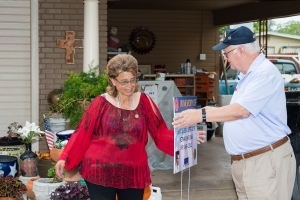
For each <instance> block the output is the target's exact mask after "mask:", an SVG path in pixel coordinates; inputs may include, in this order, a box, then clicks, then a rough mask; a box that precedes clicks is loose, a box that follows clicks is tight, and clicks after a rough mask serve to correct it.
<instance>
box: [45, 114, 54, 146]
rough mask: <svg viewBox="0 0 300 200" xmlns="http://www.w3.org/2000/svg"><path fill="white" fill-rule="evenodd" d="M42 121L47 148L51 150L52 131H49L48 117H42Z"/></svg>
mask: <svg viewBox="0 0 300 200" xmlns="http://www.w3.org/2000/svg"><path fill="white" fill-rule="evenodd" d="M44 123H45V135H46V140H47V144H48V147H49V150H51V149H52V147H53V143H54V133H53V132H52V131H51V128H50V125H49V123H48V119H47V118H46V117H44Z"/></svg>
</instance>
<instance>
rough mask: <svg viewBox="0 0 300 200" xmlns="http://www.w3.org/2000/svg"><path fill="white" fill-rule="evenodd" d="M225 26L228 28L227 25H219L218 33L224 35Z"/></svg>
mask: <svg viewBox="0 0 300 200" xmlns="http://www.w3.org/2000/svg"><path fill="white" fill-rule="evenodd" d="M227 28H229V26H221V27H220V35H224V33H225V31H226V29H227Z"/></svg>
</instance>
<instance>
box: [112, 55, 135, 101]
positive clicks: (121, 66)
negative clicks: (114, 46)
mask: <svg viewBox="0 0 300 200" xmlns="http://www.w3.org/2000/svg"><path fill="white" fill-rule="evenodd" d="M137 71H138V62H137V60H136V59H135V58H134V57H133V56H132V55H127V54H118V55H116V56H114V57H113V58H112V59H110V60H109V61H108V63H107V75H108V78H111V79H115V78H117V77H118V76H119V74H120V73H121V72H131V73H132V75H133V76H135V77H136V78H138V77H137ZM138 88H139V85H138V84H136V86H135V90H134V92H137V91H138ZM106 92H107V93H108V94H109V95H111V96H112V97H116V96H117V94H118V91H117V89H116V87H115V86H114V85H113V84H112V82H111V81H110V80H108V86H107V87H106Z"/></svg>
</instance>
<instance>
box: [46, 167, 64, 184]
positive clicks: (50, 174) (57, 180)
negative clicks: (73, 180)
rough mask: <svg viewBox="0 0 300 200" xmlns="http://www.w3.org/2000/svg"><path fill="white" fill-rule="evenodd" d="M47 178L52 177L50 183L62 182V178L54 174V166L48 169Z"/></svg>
mask: <svg viewBox="0 0 300 200" xmlns="http://www.w3.org/2000/svg"><path fill="white" fill-rule="evenodd" d="M47 175H48V178H52V183H59V182H62V179H61V178H59V177H58V176H57V175H56V172H55V167H51V168H49V169H48V174H47Z"/></svg>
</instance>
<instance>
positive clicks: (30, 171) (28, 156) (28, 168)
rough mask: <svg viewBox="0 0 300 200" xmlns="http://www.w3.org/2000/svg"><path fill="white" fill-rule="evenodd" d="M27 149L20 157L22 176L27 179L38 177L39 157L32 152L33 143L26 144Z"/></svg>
mask: <svg viewBox="0 0 300 200" xmlns="http://www.w3.org/2000/svg"><path fill="white" fill-rule="evenodd" d="M25 147H26V150H25V152H24V153H23V154H22V155H21V156H20V168H21V174H22V176H25V177H33V176H37V175H38V171H37V165H38V156H37V155H36V154H35V153H34V152H33V151H31V143H29V144H25Z"/></svg>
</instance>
